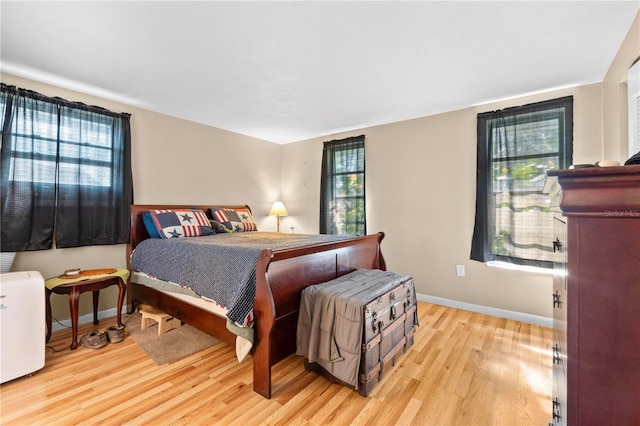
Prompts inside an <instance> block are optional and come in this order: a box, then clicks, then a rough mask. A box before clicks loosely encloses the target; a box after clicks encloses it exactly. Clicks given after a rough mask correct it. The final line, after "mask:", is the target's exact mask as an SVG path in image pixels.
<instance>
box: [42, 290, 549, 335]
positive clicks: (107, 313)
mask: <svg viewBox="0 0 640 426" xmlns="http://www.w3.org/2000/svg"><path fill="white" fill-rule="evenodd" d="M416 297H417V299H418V300H420V301H422V302H429V303H433V304H435V305H442V306H448V307H450V308H456V309H462V310H465V311H471V312H477V313H479V314H485V315H492V316H494V317H498V318H506V319H511V320H515V321H521V322H526V323H529V324H536V325H540V326H542V327H549V328H552V327H553V318H547V317H542V316H539V315H532V314H525V313H523V312H516V311H508V310H506V309H499V308H492V307H490V306H483V305H475V304H473V303H466V302H460V301H458V300H453V299H445V298H444V297H436V296H430V295H428V294H420V293H418V294H416ZM122 313H123V314H124V313H126V307H125V306H123V307H122ZM115 316H116V308H111V309H107V310H104V311H99V312H98V319H99V320H100V319H103V318H110V317H115ZM88 322H93V313H88V314H85V315H82V316H80V317H78V324H85V323H88ZM60 323H62V325H60ZM60 323H58V322H57V321H55V320H54V321H53V327H52V331H58V330H62V329H63V328H70V327H71V319H66V320H63V321H60Z"/></svg>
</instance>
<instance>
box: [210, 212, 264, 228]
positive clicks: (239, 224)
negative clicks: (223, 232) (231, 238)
mask: <svg viewBox="0 0 640 426" xmlns="http://www.w3.org/2000/svg"><path fill="white" fill-rule="evenodd" d="M211 217H212V218H213V220H216V221H218V222H220V223H221V224H222V225H224V226H226V227H227V228H229V229H230V230H231V231H232V232H247V231H257V230H258V226H257V225H256V222H255V221H254V220H253V216H252V215H251V212H250V211H249V209H226V208H219V207H211Z"/></svg>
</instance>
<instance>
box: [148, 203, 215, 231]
mask: <svg viewBox="0 0 640 426" xmlns="http://www.w3.org/2000/svg"><path fill="white" fill-rule="evenodd" d="M149 213H150V214H151V219H152V220H153V224H154V225H155V227H156V230H157V231H158V234H159V235H160V238H184V237H198V236H200V235H211V234H213V233H214V231H213V229H212V228H211V224H210V223H209V218H208V217H207V215H206V214H205V213H204V212H203V211H202V210H195V209H174V210H149Z"/></svg>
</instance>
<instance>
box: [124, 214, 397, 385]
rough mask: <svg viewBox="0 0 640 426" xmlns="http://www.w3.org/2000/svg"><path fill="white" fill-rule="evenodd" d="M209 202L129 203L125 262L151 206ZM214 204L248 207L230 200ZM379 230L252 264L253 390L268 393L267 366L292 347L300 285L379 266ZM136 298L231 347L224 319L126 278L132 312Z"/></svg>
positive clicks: (267, 255)
mask: <svg viewBox="0 0 640 426" xmlns="http://www.w3.org/2000/svg"><path fill="white" fill-rule="evenodd" d="M211 206H212V205H207V206H197V205H189V206H183V205H150V204H146V205H140V204H134V205H132V206H131V236H130V243H129V244H128V245H127V267H128V268H129V270H131V264H130V260H131V252H132V251H133V249H134V248H135V247H136V246H137V245H138V244H139V243H140V242H141V241H143V240H145V239H147V238H149V235H148V233H147V230H146V228H145V226H144V223H143V221H142V214H143V213H145V212H147V211H149V210H152V209H183V208H196V209H202V210H203V211H205V212H206V211H208V210H209V209H210V208H211ZM216 207H224V208H249V206H246V205H242V206H238V205H229V206H220V205H216ZM383 238H384V233H382V232H379V233H377V234H374V235H367V236H362V237H354V238H350V239H347V240H342V241H338V242H331V243H322V244H317V245H312V246H305V247H299V248H294V249H284V250H269V249H267V250H263V251H262V253H261V254H260V256H259V258H258V261H257V265H256V298H255V301H254V315H255V322H254V346H253V390H254V391H255V392H257V393H259V394H260V395H262V396H264V397H265V398H271V366H273V365H275V364H276V363H277V362H278V361H281V360H282V359H284V358H286V357H287V356H289V355H291V354H293V353H295V351H296V328H297V322H298V309H299V306H300V295H301V292H302V289H304V288H305V287H308V286H310V285H313V284H319V283H322V282H325V281H329V280H331V279H333V278H336V277H338V276H341V275H344V274H346V273H349V272H351V271H353V270H356V269H382V270H386V264H385V260H384V257H383V255H382V252H381V250H380V243H381V241H382V239H383ZM138 303H147V304H150V305H152V306H155V307H157V308H158V309H160V310H162V311H164V312H166V313H168V314H170V315H173V316H175V317H176V318H179V319H180V320H182V321H183V322H185V323H187V324H189V325H191V326H193V327H195V328H197V329H199V330H202V331H203V332H205V333H207V334H210V335H211V336H214V337H216V338H218V339H220V340H222V341H223V342H226V343H228V344H230V345H233V346H235V339H236V335H235V334H233V333H231V332H230V331H229V330H228V329H227V328H226V318H222V317H219V316H217V315H214V314H213V313H211V312H208V311H206V310H203V309H201V308H198V307H197V306H195V305H191V304H189V303H187V302H183V301H181V300H180V299H177V298H173V297H171V296H168V295H166V294H165V293H162V292H160V291H156V290H154V289H152V288H150V287H147V286H144V285H140V284H135V283H131V278H129V283H128V291H127V306H128V309H129V312H133V309H134V306H135V305H136V304H138Z"/></svg>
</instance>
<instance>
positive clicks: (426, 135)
mask: <svg viewBox="0 0 640 426" xmlns="http://www.w3.org/2000/svg"><path fill="white" fill-rule="evenodd" d="M567 95H573V96H574V123H575V124H574V126H575V127H574V137H575V141H576V142H575V148H574V150H575V155H574V159H575V160H576V161H577V162H594V161H597V160H598V159H600V135H601V133H602V128H601V125H600V123H601V120H600V109H601V103H602V101H601V90H600V85H599V84H594V85H589V86H584V87H578V88H575V89H571V90H563V91H558V92H553V93H545V94H542V95H537V96H530V97H526V98H519V99H514V100H510V101H505V102H500V103H493V104H490V105H483V106H479V107H474V108H468V109H464V110H460V111H454V112H450V113H445V114H440V115H434V116H430V117H424V118H419V119H415V120H409V121H403V122H398V123H392V124H388V125H384V126H377V127H371V128H367V129H363V130H358V131H354V132H349V133H341V134H336V135H332V136H329V137H324V138H317V139H312V140H308V141H303V142H299V143H294V144H289V145H285V146H284V147H283V152H282V165H283V168H282V182H283V183H282V194H283V199H284V202H285V203H286V205H287V208H288V209H289V213H290V216H288V217H286V218H285V219H284V220H283V225H282V226H283V227H284V228H285V229H288V227H290V226H295V228H296V232H298V230H299V231H300V232H317V231H318V222H319V213H318V210H319V193H320V163H321V157H322V144H323V141H326V140H331V139H340V138H343V137H348V136H354V135H358V134H363V133H364V134H365V135H366V150H367V151H366V156H367V157H366V161H367V163H366V168H367V181H366V191H367V232H368V233H372V232H377V231H384V232H385V233H386V237H385V240H384V242H383V246H382V247H383V253H384V254H385V257H386V259H387V263H388V268H389V269H390V270H393V271H396V272H399V273H403V274H409V275H412V276H413V277H414V280H415V283H416V288H417V291H418V292H419V293H422V294H426V295H430V296H436V297H441V298H447V299H453V300H457V301H462V302H466V303H473V304H477V305H483V306H489V307H494V308H500V309H506V310H511V311H517V312H523V313H527V314H532V315H539V316H544V317H550V316H551V304H550V303H549V295H550V294H551V277H550V276H548V275H541V274H534V273H522V272H514V271H508V270H503V269H496V268H489V267H487V266H485V265H484V264H482V263H479V262H474V261H470V260H469V253H470V247H471V236H472V233H473V226H474V214H475V182H476V116H477V114H478V113H479V112H485V111H490V110H493V109H499V108H506V107H510V106H516V105H522V104H526V103H530V102H535V101H541V100H545V99H552V98H557V97H561V96H567ZM456 264H463V265H465V267H466V276H465V277H457V276H456V269H455V265H456Z"/></svg>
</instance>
